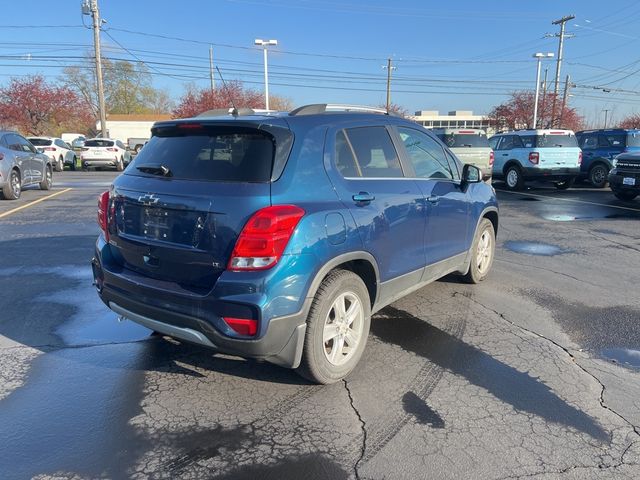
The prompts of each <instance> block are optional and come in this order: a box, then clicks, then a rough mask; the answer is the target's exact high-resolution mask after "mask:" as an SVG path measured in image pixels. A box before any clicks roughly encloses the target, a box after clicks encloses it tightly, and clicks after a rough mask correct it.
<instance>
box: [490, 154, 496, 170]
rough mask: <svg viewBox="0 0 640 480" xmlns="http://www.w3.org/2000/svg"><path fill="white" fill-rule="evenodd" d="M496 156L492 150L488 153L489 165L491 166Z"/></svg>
mask: <svg viewBox="0 0 640 480" xmlns="http://www.w3.org/2000/svg"><path fill="white" fill-rule="evenodd" d="M495 160H496V157H495V154H494V153H493V152H491V153H489V166H490V167H493V163H494V162H495Z"/></svg>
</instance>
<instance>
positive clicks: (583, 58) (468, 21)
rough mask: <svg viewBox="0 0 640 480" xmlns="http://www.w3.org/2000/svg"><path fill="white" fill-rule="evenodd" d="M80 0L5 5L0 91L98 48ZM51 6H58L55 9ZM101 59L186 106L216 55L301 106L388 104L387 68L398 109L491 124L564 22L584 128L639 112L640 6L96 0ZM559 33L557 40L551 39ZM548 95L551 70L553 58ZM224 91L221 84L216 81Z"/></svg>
mask: <svg viewBox="0 0 640 480" xmlns="http://www.w3.org/2000/svg"><path fill="white" fill-rule="evenodd" d="M80 3H81V2H80V0H57V1H56V2H52V1H51V0H22V1H19V2H18V1H8V0H7V1H5V2H3V9H2V10H3V13H2V18H3V20H2V22H1V23H2V24H0V84H6V83H7V82H9V81H10V79H11V78H12V77H19V76H23V75H31V74H36V73H39V74H42V75H44V76H45V77H46V78H47V79H49V80H52V81H57V80H59V79H60V76H61V74H62V68H63V67H64V66H66V65H74V64H77V63H78V62H79V61H80V59H81V57H82V56H83V55H85V53H86V52H87V51H90V50H91V49H92V48H93V36H92V31H91V29H89V28H85V26H83V21H84V23H85V25H86V26H88V25H90V23H91V18H90V17H86V16H85V17H83V16H82V15H81V10H80ZM53 4H55V7H53V6H52V5H53ZM99 6H100V11H101V16H102V18H104V19H105V20H106V23H105V24H104V26H103V32H102V36H101V38H102V44H103V53H102V54H103V56H105V57H109V58H118V59H127V60H131V61H143V62H145V63H146V65H147V67H148V68H149V71H150V73H151V74H152V77H153V82H154V86H156V87H159V88H163V89H166V90H167V91H168V92H169V93H170V94H171V95H172V97H174V98H176V99H177V98H179V97H180V95H182V94H183V93H184V91H185V88H186V85H187V84H189V83H193V84H196V85H198V86H200V87H208V86H209V82H210V80H209V45H213V50H214V63H215V65H217V66H218V67H219V68H220V70H221V72H222V75H223V76H224V78H225V80H227V81H229V80H241V81H242V82H243V83H244V84H245V85H246V86H247V87H251V88H255V89H257V90H260V91H261V90H262V89H263V86H264V80H263V60H262V50H261V49H260V48H259V47H255V46H254V45H253V43H254V39H255V38H263V39H277V40H278V46H276V47H270V50H269V57H268V58H269V88H270V93H271V94H277V95H282V96H285V97H289V98H290V99H291V100H292V102H293V103H294V104H295V105H303V104H308V103H351V104H367V105H381V104H384V102H385V98H386V80H387V71H386V69H385V68H383V67H384V66H385V65H386V63H387V58H391V59H392V65H393V67H395V68H394V69H393V70H392V82H391V90H392V102H394V103H397V104H399V105H401V106H402V107H404V108H405V109H407V110H408V111H409V112H411V113H413V112H415V111H417V110H439V111H440V112H448V111H450V110H473V111H474V112H475V113H480V114H484V113H487V112H488V111H490V110H491V108H492V107H493V106H495V105H497V104H499V103H501V102H503V101H505V100H506V99H507V97H508V95H509V93H510V92H513V91H515V90H525V89H529V90H533V89H535V74H536V60H535V59H534V58H532V55H533V54H534V53H536V52H543V53H547V52H553V53H554V54H556V55H557V50H558V38H557V37H556V36H553V34H556V33H558V32H559V27H558V26H556V25H552V23H551V22H552V21H553V20H556V19H559V18H561V17H563V16H566V15H575V17H576V18H575V19H574V20H571V21H569V22H567V24H566V25H567V33H570V34H571V35H572V37H571V38H568V39H566V41H565V48H564V61H563V64H562V69H561V80H562V85H561V88H560V92H562V88H563V87H564V79H565V76H566V75H567V74H569V75H570V76H571V82H572V83H574V84H575V87H573V88H572V89H571V91H570V92H571V94H572V96H571V97H570V104H571V105H572V106H575V107H577V108H578V109H579V111H580V113H581V114H582V115H584V116H585V117H586V118H587V120H588V122H589V124H590V125H589V126H592V127H597V126H601V125H599V123H602V122H603V120H604V112H603V111H604V110H605V109H606V110H609V112H608V117H609V125H611V124H612V123H613V122H615V121H616V119H618V120H619V119H621V118H623V117H624V116H626V115H628V114H631V113H636V112H640V29H638V26H639V25H640V2H639V1H637V0H609V1H607V2H603V1H602V0H573V1H569V0H564V1H563V0H538V1H524V0H521V1H517V2H514V1H497V0H494V1H492V0H485V1H484V2H478V1H469V0H456V1H455V2H443V1H438V2H436V1H428V0H422V1H420V0H395V1H393V2H391V1H388V0H387V1H384V0H345V1H339V0H262V1H261V0H209V1H205V0H190V1H182V2H176V1H169V0H154V1H151V0H135V1H132V0H128V1H124V0H99ZM547 34H551V36H547ZM545 68H548V81H549V85H550V88H553V79H554V75H555V69H556V62H555V60H553V59H552V60H545V61H544V62H543V70H542V71H543V74H542V75H543V76H544V69H545ZM216 82H217V84H219V83H220V79H219V78H216Z"/></svg>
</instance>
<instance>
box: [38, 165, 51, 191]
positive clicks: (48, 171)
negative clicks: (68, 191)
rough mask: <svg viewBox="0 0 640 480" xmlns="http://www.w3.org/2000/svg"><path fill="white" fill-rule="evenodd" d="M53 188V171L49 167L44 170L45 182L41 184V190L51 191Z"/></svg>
mask: <svg viewBox="0 0 640 480" xmlns="http://www.w3.org/2000/svg"><path fill="white" fill-rule="evenodd" d="M52 186H53V169H52V168H51V165H47V166H46V167H45V170H44V180H42V181H41V182H40V190H51V187H52Z"/></svg>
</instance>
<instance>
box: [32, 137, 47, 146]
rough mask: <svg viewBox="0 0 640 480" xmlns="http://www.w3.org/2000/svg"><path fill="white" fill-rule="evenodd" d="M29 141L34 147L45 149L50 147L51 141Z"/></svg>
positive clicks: (33, 139) (37, 139)
mask: <svg viewBox="0 0 640 480" xmlns="http://www.w3.org/2000/svg"><path fill="white" fill-rule="evenodd" d="M29 141H30V142H31V144H32V145H35V146H36V147H46V146H49V145H51V140H47V139H46V138H30V139H29Z"/></svg>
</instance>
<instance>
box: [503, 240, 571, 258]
mask: <svg viewBox="0 0 640 480" xmlns="http://www.w3.org/2000/svg"><path fill="white" fill-rule="evenodd" d="M503 246H504V248H506V249H507V250H511V251H512V252H515V253H523V254H526V255H541V256H544V257H552V256H554V255H562V254H563V253H569V250H565V249H563V248H562V247H559V246H557V245H551V244H548V243H540V242H521V241H516V240H509V241H507V242H504V244H503Z"/></svg>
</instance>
